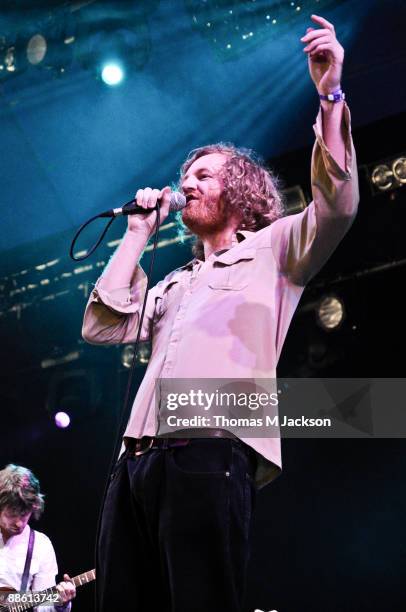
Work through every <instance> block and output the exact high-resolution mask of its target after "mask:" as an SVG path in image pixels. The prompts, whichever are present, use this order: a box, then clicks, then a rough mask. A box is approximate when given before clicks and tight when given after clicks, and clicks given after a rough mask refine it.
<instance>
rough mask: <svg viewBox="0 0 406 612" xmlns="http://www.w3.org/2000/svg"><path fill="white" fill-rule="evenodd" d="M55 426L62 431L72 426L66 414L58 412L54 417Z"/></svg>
mask: <svg viewBox="0 0 406 612" xmlns="http://www.w3.org/2000/svg"><path fill="white" fill-rule="evenodd" d="M54 420H55V425H56V426H57V427H59V428H60V429H65V428H66V427H69V425H70V417H69V415H68V414H66V412H57V413H56V415H55V416H54Z"/></svg>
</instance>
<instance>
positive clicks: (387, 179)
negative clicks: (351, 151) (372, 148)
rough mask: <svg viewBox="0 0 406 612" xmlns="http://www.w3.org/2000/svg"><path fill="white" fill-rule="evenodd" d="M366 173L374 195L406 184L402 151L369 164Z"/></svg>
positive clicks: (404, 160) (405, 160) (405, 167)
mask: <svg viewBox="0 0 406 612" xmlns="http://www.w3.org/2000/svg"><path fill="white" fill-rule="evenodd" d="M367 174H368V178H369V180H370V184H371V187H372V192H373V194H374V195H376V194H378V193H382V192H388V191H392V190H394V189H399V188H401V187H404V186H405V185H406V157H405V155H404V153H403V154H402V155H400V156H397V157H393V158H392V159H384V160H382V161H380V162H379V163H375V164H370V165H369V166H368V167H367Z"/></svg>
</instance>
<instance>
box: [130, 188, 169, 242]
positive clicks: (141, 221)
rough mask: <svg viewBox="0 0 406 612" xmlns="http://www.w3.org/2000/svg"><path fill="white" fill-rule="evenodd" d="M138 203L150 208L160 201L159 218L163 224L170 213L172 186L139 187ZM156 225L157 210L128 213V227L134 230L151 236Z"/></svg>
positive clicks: (146, 208) (136, 198) (136, 197)
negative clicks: (146, 212) (158, 187)
mask: <svg viewBox="0 0 406 612" xmlns="http://www.w3.org/2000/svg"><path fill="white" fill-rule="evenodd" d="M135 200H136V204H137V205H138V206H141V207H142V208H145V210H148V209H149V208H151V209H153V208H155V206H156V204H157V202H158V201H159V203H160V207H159V220H160V224H162V223H163V222H164V221H165V219H166V217H167V216H168V214H169V204H170V201H171V188H170V187H164V188H163V189H161V190H159V189H151V187H145V189H138V191H137V193H136V195H135ZM155 225H156V211H154V210H151V212H150V213H149V214H135V215H128V229H129V230H130V231H132V232H141V233H144V234H145V236H146V237H147V238H149V237H150V236H151V235H152V234H153V232H154V230H155Z"/></svg>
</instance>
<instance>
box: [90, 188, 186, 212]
mask: <svg viewBox="0 0 406 612" xmlns="http://www.w3.org/2000/svg"><path fill="white" fill-rule="evenodd" d="M135 202H136V200H130V201H129V202H127V203H126V204H124V205H123V206H121V207H120V208H110V210H106V211H105V212H103V213H101V214H100V215H99V217H118V216H120V215H135V214H136V213H137V214H142V215H148V214H149V213H150V212H152V211H153V210H156V209H157V206H158V204H157V206H155V208H148V209H145V208H142V206H138V205H137V204H136V203H135ZM185 206H186V198H185V196H184V195H183V193H179V191H172V193H171V199H170V203H169V210H170V211H171V212H177V211H178V210H182V208H185Z"/></svg>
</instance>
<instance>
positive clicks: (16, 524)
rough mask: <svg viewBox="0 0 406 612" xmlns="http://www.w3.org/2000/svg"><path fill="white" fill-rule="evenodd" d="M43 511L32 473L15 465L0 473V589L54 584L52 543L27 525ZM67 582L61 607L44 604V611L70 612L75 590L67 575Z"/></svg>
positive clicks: (60, 588) (39, 588)
mask: <svg viewBox="0 0 406 612" xmlns="http://www.w3.org/2000/svg"><path fill="white" fill-rule="evenodd" d="M43 511H44V496H43V495H42V493H41V492H40V486H39V482H38V479H37V478H36V477H35V476H34V474H33V473H32V472H31V471H30V470H28V469H27V468H25V467H22V466H20V465H13V464H12V463H11V464H10V465H7V466H6V467H5V468H4V469H3V470H0V588H1V587H3V588H4V587H8V588H10V589H15V590H16V591H26V590H30V591H42V590H44V589H48V588H49V587H52V586H54V585H55V576H56V574H57V573H58V566H57V564H56V557H55V551H54V547H53V546H52V543H51V540H50V539H49V538H48V537H47V536H46V535H45V534H44V533H41V532H40V531H34V530H33V529H31V527H30V526H29V524H28V523H29V521H30V519H31V516H33V517H34V518H35V519H38V518H39V517H40V516H41V514H42V512H43ZM64 579H65V580H64V582H60V583H59V584H58V585H57V587H56V589H57V591H58V594H59V597H60V599H61V604H58V605H55V606H53V605H51V606H46V605H42V606H41V607H40V608H39V609H40V610H41V612H54V611H55V610H56V611H57V612H69V610H70V609H71V599H73V597H75V595H76V589H75V585H74V584H73V582H70V578H69V576H68V575H67V574H65V575H64Z"/></svg>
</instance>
